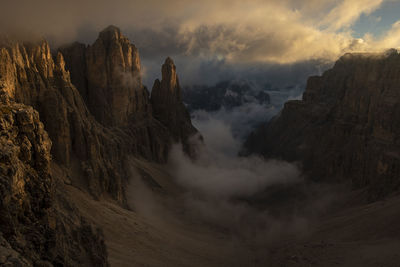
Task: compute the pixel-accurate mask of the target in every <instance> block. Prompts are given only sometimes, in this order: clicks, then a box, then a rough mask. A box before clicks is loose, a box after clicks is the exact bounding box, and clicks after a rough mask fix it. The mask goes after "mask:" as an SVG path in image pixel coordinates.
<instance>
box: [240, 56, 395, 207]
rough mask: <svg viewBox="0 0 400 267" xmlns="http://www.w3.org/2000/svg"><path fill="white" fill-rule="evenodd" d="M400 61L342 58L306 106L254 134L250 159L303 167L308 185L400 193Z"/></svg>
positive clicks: (292, 107) (313, 88) (310, 92)
mask: <svg viewBox="0 0 400 267" xmlns="http://www.w3.org/2000/svg"><path fill="white" fill-rule="evenodd" d="M399 87H400V55H399V54H398V53H397V52H392V53H387V54H346V55H344V56H343V57H342V58H341V59H339V60H338V61H337V62H336V64H335V66H334V67H333V68H332V69H331V70H328V71H327V72H325V73H324V74H323V75H322V76H321V77H311V78H309V80H308V85H307V89H306V91H305V93H304V94H303V100H301V101H289V102H287V103H286V104H285V107H284V109H283V110H282V112H281V114H280V115H278V116H277V117H276V118H274V119H273V120H272V121H271V122H270V123H269V124H268V125H266V126H263V127H261V128H260V129H258V130H257V131H256V132H254V133H253V134H252V135H251V136H250V137H249V138H248V140H247V142H246V144H245V150H247V153H249V152H250V153H258V154H262V155H264V156H266V157H280V158H284V159H287V160H291V161H301V162H302V164H303V168H304V170H305V172H306V173H307V174H308V176H309V177H310V178H311V179H314V180H319V181H320V180H325V181H326V180H328V181H347V180H350V181H351V182H352V184H353V187H354V188H362V187H367V188H368V189H369V193H370V194H369V197H370V198H371V199H376V198H380V197H383V196H385V195H386V194H388V193H390V192H392V191H394V190H397V189H398V188H399V187H400V179H399V177H400V138H399V137H400V123H399V119H400V90H399Z"/></svg>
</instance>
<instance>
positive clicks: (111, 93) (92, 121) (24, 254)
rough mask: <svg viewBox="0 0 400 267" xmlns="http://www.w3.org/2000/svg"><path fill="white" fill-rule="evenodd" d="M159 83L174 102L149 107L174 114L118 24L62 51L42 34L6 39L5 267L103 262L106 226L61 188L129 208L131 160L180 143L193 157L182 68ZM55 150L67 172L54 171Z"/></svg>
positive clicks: (2, 96)
mask: <svg viewBox="0 0 400 267" xmlns="http://www.w3.org/2000/svg"><path fill="white" fill-rule="evenodd" d="M63 53H64V54H65V55H66V57H65V59H66V61H65V60H64V56H63ZM172 65H173V64H172ZM172 65H171V66H172ZM66 66H67V68H68V69H69V70H66ZM166 71H168V69H166ZM70 72H71V73H72V81H71V76H70ZM166 75H167V74H166ZM163 78H164V75H163ZM173 79H175V82H172V80H173ZM163 80H164V83H163V87H161V88H167V87H165V86H168V90H167V91H161V92H162V94H163V97H165V98H166V99H168V102H167V104H168V105H164V106H162V109H159V108H158V107H156V106H157V105H158V104H157V103H158V102H159V103H160V104H161V105H163V103H164V102H162V101H160V100H158V101H155V104H153V107H156V108H155V110H157V111H159V110H164V111H165V112H169V113H168V114H169V117H162V116H161V117H159V118H158V117H157V116H153V113H152V104H151V103H150V97H149V94H148V92H147V90H146V88H144V87H143V86H142V84H141V81H140V62H139V56H138V52H137V49H136V48H135V47H134V46H133V45H132V44H130V43H129V41H128V39H127V38H125V37H124V36H123V35H122V34H121V33H120V31H119V30H118V29H117V28H115V27H109V28H107V29H106V30H104V31H102V32H101V33H100V35H99V39H98V40H97V41H96V42H95V44H93V45H92V46H89V47H86V46H85V45H80V44H78V43H75V44H73V45H71V46H67V47H64V48H62V49H61V50H60V51H59V52H58V53H56V54H51V50H50V47H49V45H48V43H47V42H46V41H44V40H42V41H39V42H31V43H26V42H15V41H10V40H8V39H6V38H0V101H1V103H2V104H0V115H1V116H0V127H1V128H0V145H1V146H2V149H1V150H2V151H1V153H2V155H0V158H1V162H0V163H1V169H0V171H1V176H0V191H1V195H0V200H1V203H0V204H1V206H0V215H1V216H0V265H6V266H7V265H8V266H14V264H21V265H23V266H24V265H28V266H30V265H35V266H51V264H53V265H56V266H106V265H107V253H106V249H105V245H104V241H103V240H102V234H101V232H99V231H98V230H97V229H95V228H94V227H93V226H91V225H90V223H89V222H88V220H87V219H85V218H84V217H82V216H81V215H80V214H79V212H78V211H77V209H76V208H75V207H74V206H73V205H72V204H71V203H69V202H68V201H67V200H65V197H64V196H63V193H62V192H63V185H64V183H68V184H72V185H73V186H76V187H78V188H80V189H82V190H83V191H87V192H90V193H91V195H92V196H94V197H95V198H101V197H111V198H112V199H114V200H116V201H117V202H118V203H119V204H120V205H122V206H125V205H126V197H125V184H126V182H127V180H128V179H127V178H128V177H127V176H128V172H127V171H126V168H125V166H124V161H125V159H126V158H127V157H130V156H135V157H140V158H145V159H147V160H151V161H156V162H166V160H167V156H168V152H169V149H170V148H171V146H172V144H173V143H174V142H178V141H182V142H183V144H184V147H185V150H186V151H187V152H188V153H189V154H190V155H193V153H192V152H193V151H194V149H192V146H191V145H190V144H189V141H188V140H189V137H190V135H192V134H195V133H197V131H196V129H195V128H194V127H193V126H192V125H191V123H190V117H189V115H188V112H187V111H186V109H185V107H184V105H183V103H182V101H181V96H180V93H181V92H180V87H179V85H178V83H177V78H176V73H175V72H174V73H173V75H172V73H171V75H169V76H168V75H167V76H165V79H163ZM73 83H75V84H76V86H77V87H78V89H79V90H78V89H77V88H76V87H75V85H74V84H73ZM167 84H168V85H167ZM21 103H22V104H21ZM24 104H25V105H30V106H32V107H33V108H34V109H36V110H37V111H38V112H39V114H40V118H41V120H42V122H43V124H44V126H43V125H42V123H41V122H40V121H39V115H38V113H37V112H36V111H35V110H34V109H33V108H32V107H30V106H25V105H24ZM87 106H89V108H88V107H87ZM166 108H170V109H172V111H169V110H165V109H166ZM92 113H93V115H94V116H93V115H92ZM155 114H159V113H155ZM165 118H170V119H171V120H172V121H173V124H170V121H168V120H164V119H165ZM96 119H97V120H99V121H97V120H96ZM44 129H45V130H46V131H47V132H48V134H49V137H50V139H49V138H48V137H47V134H46V132H45V131H44ZM50 140H51V141H52V144H53V145H52V146H50ZM50 150H51V151H50ZM50 154H51V155H52V158H53V159H54V163H53V165H54V166H57V168H56V169H60V170H62V171H59V172H57V173H56V175H54V177H52V175H51V173H50V167H49V166H50V158H51V157H50ZM54 168H55V167H54ZM54 168H52V169H54Z"/></svg>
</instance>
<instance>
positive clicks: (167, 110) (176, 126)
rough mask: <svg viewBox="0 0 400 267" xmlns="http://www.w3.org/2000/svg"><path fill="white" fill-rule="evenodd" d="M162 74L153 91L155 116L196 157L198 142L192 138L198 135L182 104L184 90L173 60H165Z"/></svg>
mask: <svg viewBox="0 0 400 267" xmlns="http://www.w3.org/2000/svg"><path fill="white" fill-rule="evenodd" d="M161 73H162V79H161V82H160V80H158V79H157V80H155V82H154V85H153V89H152V90H151V103H152V106H153V115H154V117H155V118H156V119H157V120H159V121H160V122H161V123H162V124H163V125H165V126H166V127H167V129H168V130H169V131H170V132H171V133H172V137H173V138H174V141H175V142H181V143H182V144H183V148H184V150H185V151H186V152H187V153H188V154H189V155H192V156H195V153H196V151H195V143H196V141H195V140H190V138H191V137H194V135H196V133H197V130H196V128H194V127H193V125H192V123H191V120H190V114H189V112H188V111H187V109H186V107H185V105H184V104H183V102H182V89H181V87H180V85H179V79H178V75H177V74H176V66H175V64H174V62H173V61H172V59H171V58H169V57H168V58H167V59H166V60H165V63H164V64H163V66H162V68H161ZM197 138H200V139H201V137H197ZM200 142H201V140H200Z"/></svg>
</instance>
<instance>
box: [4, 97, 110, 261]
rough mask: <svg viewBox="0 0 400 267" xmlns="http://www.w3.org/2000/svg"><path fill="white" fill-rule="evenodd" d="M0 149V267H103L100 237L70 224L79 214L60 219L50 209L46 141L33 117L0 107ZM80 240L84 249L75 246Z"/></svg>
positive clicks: (18, 108)
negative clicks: (85, 241)
mask: <svg viewBox="0 0 400 267" xmlns="http://www.w3.org/2000/svg"><path fill="white" fill-rule="evenodd" d="M0 148H1V149H0V159H1V162H0V214H1V217H0V265H1V266H53V265H56V266H86V264H90V265H96V266H97V264H99V265H98V266H107V265H108V264H107V260H106V255H107V254H106V251H105V246H104V243H102V242H103V241H102V237H101V234H99V233H96V230H93V229H92V226H90V225H89V224H82V222H81V221H78V222H72V220H71V218H74V217H79V215H78V214H76V213H73V214H69V215H68V217H67V218H64V217H62V216H60V213H61V211H62V209H55V205H56V202H57V200H56V199H55V197H54V183H55V180H54V179H53V177H52V175H51V172H50V160H51V155H50V148H51V141H50V139H49V137H48V135H47V133H46V132H45V130H44V126H43V124H42V123H41V122H40V120H39V114H38V112H37V111H35V110H34V109H33V108H32V107H29V106H25V105H23V104H16V103H12V102H3V103H0ZM65 212H66V211H65ZM67 221H68V222H67ZM85 227H86V228H88V229H83V228H85ZM72 233H75V236H72V235H70V234H72ZM82 235H85V236H86V238H87V243H86V244H85V243H82V242H80V241H81V240H79V237H80V236H82ZM90 246H95V247H96V248H97V249H96V250H92V251H91V250H90V249H91V247H90ZM99 253H105V254H104V256H101V257H99V256H98V254H99ZM18 264H19V265H18Z"/></svg>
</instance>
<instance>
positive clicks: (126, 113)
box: [60, 26, 150, 126]
mask: <svg viewBox="0 0 400 267" xmlns="http://www.w3.org/2000/svg"><path fill="white" fill-rule="evenodd" d="M60 50H61V51H62V53H63V54H65V55H66V58H67V62H68V68H69V69H70V70H71V73H72V81H73V83H74V84H75V85H76V87H77V88H78V89H79V91H80V92H81V95H82V96H83V98H84V100H85V101H86V104H87V106H88V108H89V110H90V111H91V113H92V114H93V115H94V116H95V118H96V119H97V121H99V122H100V123H102V124H103V125H105V126H118V125H125V124H127V123H128V119H129V117H130V116H132V115H135V114H136V113H149V108H150V107H149V102H148V92H147V90H146V89H145V88H144V87H143V85H142V82H141V77H140V59H139V52H138V50H137V48H136V47H135V46H134V45H133V44H131V43H130V42H129V40H128V38H126V37H125V36H123V35H122V34H121V31H120V30H119V29H118V28H117V27H115V26H109V27H108V28H106V29H105V30H103V31H102V32H101V33H100V34H99V37H98V39H97V40H96V42H95V43H94V44H93V45H90V46H88V47H87V48H85V46H84V45H82V44H79V43H74V44H72V45H71V46H66V47H64V48H61V49H60ZM84 75H85V76H84Z"/></svg>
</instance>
